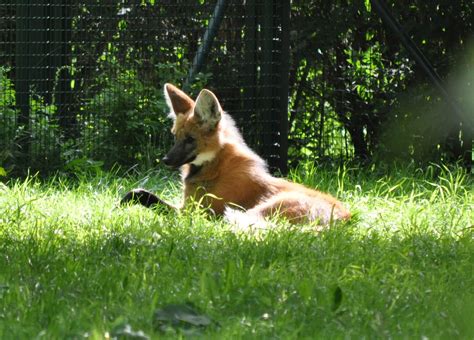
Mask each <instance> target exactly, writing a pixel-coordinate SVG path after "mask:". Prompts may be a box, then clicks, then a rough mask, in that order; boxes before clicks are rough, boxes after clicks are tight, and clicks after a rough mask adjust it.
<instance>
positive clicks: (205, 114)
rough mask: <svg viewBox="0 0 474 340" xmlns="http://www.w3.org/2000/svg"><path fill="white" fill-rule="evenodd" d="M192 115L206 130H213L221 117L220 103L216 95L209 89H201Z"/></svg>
mask: <svg viewBox="0 0 474 340" xmlns="http://www.w3.org/2000/svg"><path fill="white" fill-rule="evenodd" d="M194 116H196V118H197V119H198V122H199V123H200V124H201V126H202V127H203V128H204V129H206V130H210V131H212V130H214V129H215V128H216V126H217V123H219V121H220V120H221V117H222V108H221V104H219V101H218V100H217V97H216V96H215V95H214V93H212V92H211V91H209V90H206V89H204V90H202V91H201V92H200V93H199V96H198V97H197V99H196V106H194Z"/></svg>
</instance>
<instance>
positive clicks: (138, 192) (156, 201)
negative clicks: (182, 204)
mask: <svg viewBox="0 0 474 340" xmlns="http://www.w3.org/2000/svg"><path fill="white" fill-rule="evenodd" d="M130 202H131V203H135V204H141V205H143V206H145V207H147V208H154V207H164V208H166V209H168V210H178V208H177V207H175V206H173V205H171V204H169V203H167V202H165V201H163V200H162V199H161V198H159V197H158V196H156V195H155V194H153V193H151V192H149V191H148V190H145V189H141V188H138V189H133V190H131V191H129V192H127V193H126V194H125V196H123V198H122V199H121V200H120V205H124V204H128V203H130Z"/></svg>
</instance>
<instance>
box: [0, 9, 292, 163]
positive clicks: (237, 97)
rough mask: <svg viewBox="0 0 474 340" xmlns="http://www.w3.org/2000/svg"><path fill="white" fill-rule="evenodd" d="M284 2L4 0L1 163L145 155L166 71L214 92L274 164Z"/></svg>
mask: <svg viewBox="0 0 474 340" xmlns="http://www.w3.org/2000/svg"><path fill="white" fill-rule="evenodd" d="M218 10H220V11H221V12H222V13H224V14H225V15H224V17H223V19H222V20H221V21H220V22H218V23H217V26H216V25H215V23H214V25H215V26H216V27H214V31H215V35H214V36H210V35H209V34H206V30H209V29H210V23H211V22H212V20H214V19H215V15H216V13H218V12H216V11H218ZM282 10H283V8H282V6H281V5H279V4H278V3H277V2H264V1H261V2H258V1H255V2H252V4H251V5H245V3H244V2H232V1H217V2H215V1H196V2H189V1H188V2H183V1H159V2H158V1H156V2H154V1H105V2H104V1H85V2H80V3H75V2H70V1H56V2H54V3H48V1H45V0H29V1H28V0H23V1H17V2H11V3H8V2H7V3H5V2H2V4H1V5H0V16H1V18H2V21H1V22H2V23H1V26H0V32H1V33H0V34H1V37H2V39H1V42H0V60H1V65H2V66H1V73H0V76H1V84H2V90H1V91H0V92H1V93H2V97H1V101H0V105H1V108H0V109H1V113H0V114H1V116H0V117H1V121H2V128H1V130H2V132H1V133H2V135H1V136H0V140H1V141H0V143H2V149H3V150H4V151H3V154H2V157H1V158H0V161H1V162H2V165H8V166H10V167H12V166H13V167H17V168H18V167H24V166H28V167H31V168H34V169H38V170H49V169H54V168H57V167H59V166H62V165H64V164H66V165H69V166H79V165H83V163H84V162H86V161H87V160H101V161H103V162H105V163H106V165H112V164H113V163H119V164H122V165H132V164H134V163H136V162H145V163H146V164H147V165H153V163H154V160H155V159H156V158H159V156H160V154H161V153H162V152H163V150H164V149H166V147H167V146H168V145H169V144H170V134H169V133H168V131H167V129H168V128H169V125H170V122H169V121H168V120H167V118H166V112H167V108H166V106H165V102H164V99H163V95H162V89H163V85H164V83H166V82H171V83H175V84H177V85H179V86H183V87H184V88H185V89H186V90H187V92H188V93H190V94H191V95H192V96H196V95H197V93H198V91H199V90H200V89H201V88H202V87H207V88H210V89H211V90H213V91H215V93H216V95H217V96H218V97H219V99H220V100H221V101H222V105H223V107H224V109H226V111H228V112H229V113H231V114H232V115H233V116H234V118H235V119H236V120H237V122H238V123H239V126H240V127H241V128H242V130H243V132H244V134H245V136H246V137H247V139H248V140H249V142H250V144H251V145H252V146H253V147H255V148H257V149H258V150H259V151H260V152H261V153H262V154H263V155H264V156H265V157H266V158H267V159H268V160H269V161H270V163H271V165H272V166H275V167H278V166H279V162H280V157H286V156H285V155H286V151H285V150H283V151H282V150H280V145H281V142H280V139H281V134H280V133H279V130H280V125H281V122H280V120H281V119H286V110H283V111H282V110H280V107H281V105H282V103H283V105H285V100H281V97H280V95H281V92H279V91H280V88H281V87H280V85H278V84H279V83H281V81H280V79H279V78H280V73H281V72H285V69H284V67H283V69H282V60H281V57H282V54H281V44H282V38H281V36H282V32H283V30H282V19H281V17H282ZM264 13H265V15H264ZM206 39H207V40H206ZM205 43H206V44H207V45H209V46H211V48H210V50H209V51H206V50H202V49H199V48H200V46H202V45H204V44H205ZM197 53H201V55H200V57H202V58H201V60H197V58H196V55H197ZM284 62H285V61H283V63H284ZM199 63H201V64H202V65H199ZM286 72H287V71H286ZM284 162H286V161H284ZM284 162H283V163H284ZM283 163H282V164H283Z"/></svg>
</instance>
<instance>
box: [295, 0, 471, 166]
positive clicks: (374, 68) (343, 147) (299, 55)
mask: <svg viewBox="0 0 474 340" xmlns="http://www.w3.org/2000/svg"><path fill="white" fill-rule="evenodd" d="M469 7H470V5H469V1H458V2H450V1H445V0H440V1H437V2H436V3H433V2H427V1H415V2H413V3H412V4H411V6H403V5H402V4H401V3H399V2H396V1H388V8H389V10H390V12H391V14H392V15H393V16H394V18H395V20H397V21H399V22H400V24H401V25H402V27H404V28H405V32H406V33H407V34H408V35H409V36H410V37H411V38H412V39H413V41H414V43H415V44H416V45H417V46H419V47H420V48H421V50H422V52H423V53H424V54H425V56H426V57H427V59H428V60H430V61H431V63H432V64H433V65H434V67H435V69H436V71H437V72H438V73H439V74H440V75H441V77H443V78H448V76H450V75H451V74H452V73H453V72H457V71H456V69H457V68H461V69H463V70H464V71H463V72H466V70H469V69H472V62H471V61H472V57H471V56H472V53H471V54H469V45H468V44H469V41H470V38H469V37H470V35H472V25H471V22H472V21H473V18H472V14H473V12H472V11H471V10H469ZM291 23H292V27H291V29H292V31H291V32H292V33H293V34H292V35H291V37H292V41H291V44H292V49H291V51H292V56H293V58H292V65H291V67H290V69H291V70H293V74H291V75H290V86H291V106H290V107H291V113H290V129H291V131H290V132H291V133H290V141H289V142H290V152H291V153H290V159H291V160H293V161H294V163H295V164H297V163H298V161H299V160H300V156H305V157H306V158H307V159H314V158H320V159H325V158H326V157H327V156H328V155H329V156H333V157H334V156H336V157H341V158H346V159H347V158H349V157H356V158H359V159H362V160H366V159H374V158H376V159H378V160H380V159H384V160H394V159H405V160H414V161H416V162H419V163H425V164H426V163H427V162H428V161H430V160H437V161H440V160H442V161H452V160H456V159H457V158H458V157H460V155H461V154H462V152H464V151H462V150H461V147H460V145H465V144H466V142H465V141H464V142H462V141H461V138H460V137H459V136H460V133H459V130H460V129H459V118H456V117H454V116H453V114H452V113H448V112H450V111H452V110H451V109H450V108H449V107H448V106H447V105H446V103H443V99H442V98H441V96H440V93H438V92H437V91H435V90H434V89H433V85H432V84H431V83H430V81H429V79H428V77H427V76H426V75H425V73H424V70H423V69H422V68H421V67H420V66H419V65H417V64H416V63H415V62H414V60H413V58H412V57H411V56H410V54H409V53H408V52H407V51H406V50H405V49H404V48H403V47H402V45H401V44H400V40H399V38H398V37H397V36H396V35H395V34H394V33H393V32H392V31H391V30H390V28H389V27H388V26H387V25H385V24H384V23H383V22H382V21H381V18H380V17H379V16H378V14H377V12H376V11H374V10H373V9H372V7H371V2H370V1H348V2H344V3H331V2H325V1H305V0H302V1H294V2H292V21H291ZM468 73H469V72H468ZM470 78H472V76H471V77H470ZM451 82H452V83H454V84H455V86H456V87H457V89H455V90H452V91H451V92H452V93H453V97H456V98H455V100H459V101H460V102H461V103H462V102H465V103H468V102H469V98H470V97H471V96H470V95H469V94H468V93H469V81H467V80H466V78H464V77H453V78H452V80H451ZM471 92H472V91H471ZM464 110H466V112H471V111H472V105H470V104H467V105H465V107H464ZM464 119H465V120H472V118H470V117H467V116H466V117H465V118H464ZM299 150H303V152H302V154H300V153H299Z"/></svg>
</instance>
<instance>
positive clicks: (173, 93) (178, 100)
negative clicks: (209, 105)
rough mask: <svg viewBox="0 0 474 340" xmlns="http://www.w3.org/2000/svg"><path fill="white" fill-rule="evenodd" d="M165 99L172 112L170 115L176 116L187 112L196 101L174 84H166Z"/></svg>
mask: <svg viewBox="0 0 474 340" xmlns="http://www.w3.org/2000/svg"><path fill="white" fill-rule="evenodd" d="M164 92H165V99H166V103H167V104H168V106H169V108H170V110H171V112H170V117H172V118H176V115H178V114H185V113H187V112H188V111H189V110H191V109H192V107H193V105H194V101H193V100H192V99H191V98H189V96H188V95H187V94H186V93H184V92H183V91H181V90H180V89H178V88H177V87H176V86H174V85H172V84H165V91H164Z"/></svg>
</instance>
